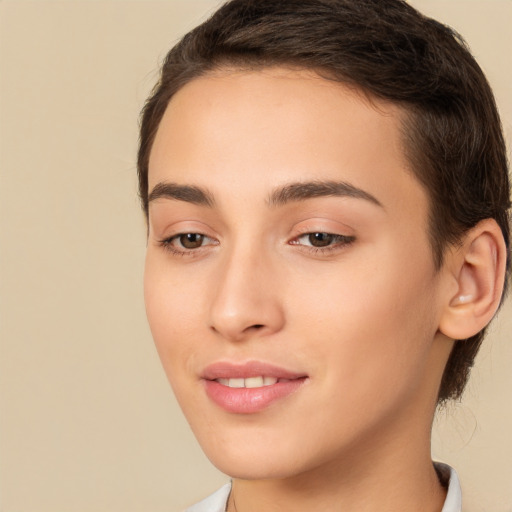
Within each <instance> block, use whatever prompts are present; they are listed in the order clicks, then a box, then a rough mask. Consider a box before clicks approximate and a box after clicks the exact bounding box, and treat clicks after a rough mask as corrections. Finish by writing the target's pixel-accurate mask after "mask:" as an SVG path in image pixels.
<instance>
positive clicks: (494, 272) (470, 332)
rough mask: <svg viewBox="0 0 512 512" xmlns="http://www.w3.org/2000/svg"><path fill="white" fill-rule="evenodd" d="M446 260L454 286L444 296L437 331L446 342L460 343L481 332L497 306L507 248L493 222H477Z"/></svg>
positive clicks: (497, 227)
mask: <svg viewBox="0 0 512 512" xmlns="http://www.w3.org/2000/svg"><path fill="white" fill-rule="evenodd" d="M446 257H447V258H448V259H449V261H445V264H446V265H447V266H448V268H449V273H450V274H451V278H452V279H453V280H454V286H450V292H449V293H448V294H447V297H446V305H445V308H444V310H443V313H442V316H441V321H440V324H439V330H440V331H441V332H442V333H443V334H445V335H446V336H448V337H449V338H452V339H454V340H463V339H466V338H470V337H471V336H474V335H475V334H477V333H478V332H479V331H481V330H482V329H483V328H484V327H485V326H486V325H487V324H488V323H489V322H490V321H491V320H492V317H493V316H494V314H495V313H496V311H497V309H498V307H499V304H500V300H501V295H502V292H503V284H504V281H505V267H506V259H507V248H506V245H505V240H504V239H503V234H502V232H501V229H500V227H499V226H498V224H497V222H496V221H495V220H494V219H485V220H483V221H481V222H479V223H478V224H477V225H476V226H475V227H473V228H472V229H471V230H469V231H468V233H466V235H465V237H464V239H463V241H462V245H461V247H460V248H457V249H456V250H454V251H452V252H451V253H449V254H447V255H446ZM454 290H455V291H454Z"/></svg>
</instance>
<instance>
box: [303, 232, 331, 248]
mask: <svg viewBox="0 0 512 512" xmlns="http://www.w3.org/2000/svg"><path fill="white" fill-rule="evenodd" d="M334 237H335V235H332V234H331V233H310V234H309V235H308V241H309V243H310V244H311V245H312V246H313V247H327V246H328V245H331V244H332V242H333V240H334Z"/></svg>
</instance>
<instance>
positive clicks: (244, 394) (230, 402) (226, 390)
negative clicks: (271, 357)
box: [204, 378, 306, 414]
mask: <svg viewBox="0 0 512 512" xmlns="http://www.w3.org/2000/svg"><path fill="white" fill-rule="evenodd" d="M305 381H306V378H301V379H293V380H290V381H287V382H276V383H275V384H272V385H271V386H263V387H260V388H230V387H228V386H224V385H222V384H219V383H218V382H217V381H215V380H205V381H204V382H205V387H206V394H207V395H208V397H209V398H210V399H211V400H212V401H213V402H215V403H216V404H217V405H218V406H220V407H222V408H223V409H224V410H225V411H228V412H232V413H235V414H253V413H256V412H260V411H262V410H264V409H266V408H267V407H268V406H269V405H271V404H272V403H274V402H276V401H277V400H280V399H282V398H285V397H287V396H290V395H292V394H293V393H295V392H296V391H297V390H298V389H299V388H300V387H301V386H302V385H303V384H304V382H305Z"/></svg>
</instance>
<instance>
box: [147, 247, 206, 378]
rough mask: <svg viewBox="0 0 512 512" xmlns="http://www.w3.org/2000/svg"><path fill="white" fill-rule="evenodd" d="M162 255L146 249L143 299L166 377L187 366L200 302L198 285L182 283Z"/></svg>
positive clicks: (190, 355) (191, 352)
mask: <svg viewBox="0 0 512 512" xmlns="http://www.w3.org/2000/svg"><path fill="white" fill-rule="evenodd" d="M161 259H163V258H158V256H156V255H153V254H152V253H151V251H150V249H148V254H147V256H146V266H145V272H144V301H145V305H146V315H147V318H148V323H149V327H150V329H151V334H152V336H153V340H154V342H155V345H156V348H157V351H158V354H159V356H160V359H161V361H162V364H163V366H164V369H165V371H166V373H167V375H168V377H169V379H171V377H172V376H173V374H174V373H175V372H181V371H183V370H184V369H185V368H186V367H188V361H189V360H190V358H191V357H193V354H194V347H193V344H192V343H191V340H192V339H193V337H192V336H191V334H192V333H193V332H194V331H197V328H198V325H199V322H198V319H197V311H198V306H199V301H200V296H199V295H198V290H197V288H195V287H197V284H196V283H194V281H191V282H189V283H183V282H181V280H180V275H179V274H178V273H175V272H170V271H169V269H168V268H167V265H166V263H165V261H161Z"/></svg>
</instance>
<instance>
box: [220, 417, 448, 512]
mask: <svg viewBox="0 0 512 512" xmlns="http://www.w3.org/2000/svg"><path fill="white" fill-rule="evenodd" d="M415 434H416V435H413V436H410V437H404V435H403V432H400V431H399V430H396V425H395V430H394V431H392V432H390V435H389V438H388V439H386V440H383V439H382V438H379V439H376V438H375V437H374V438H373V439H371V438H369V439H368V441H367V443H366V444H365V446H366V449H365V453H361V452H360V450H359V453H357V454H356V453H350V450H346V451H345V452H344V453H343V454H340V456H339V457H337V458H336V459H335V460H334V461H332V460H331V462H330V463H329V464H327V465H319V466H318V467H316V468H314V469H310V470H308V471H305V472H303V473H301V474H298V475H294V476H293V477H291V478H282V479H271V480H239V479H235V480H234V481H233V490H232V493H231V497H230V502H229V507H228V511H229V512H256V511H261V510H265V511H266V512H284V511H289V510H293V511H294V512H306V511H307V512H310V511H311V510H322V511H325V512H331V511H332V512H335V511H336V512H338V511H339V510H343V511H345V512H375V511H379V512H396V511H397V510H415V511H421V512H440V511H441V510H442V507H443V503H444V499H445V496H446V491H445V489H444V488H443V487H442V486H441V484H440V482H439V480H438V477H437V474H436V472H435V469H434V466H433V464H432V461H431V458H430V432H429V431H426V432H423V433H422V434H421V436H418V432H415ZM359 446H360V445H359Z"/></svg>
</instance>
